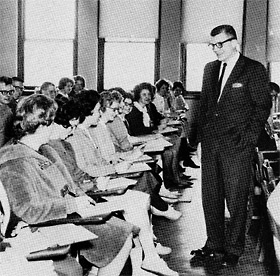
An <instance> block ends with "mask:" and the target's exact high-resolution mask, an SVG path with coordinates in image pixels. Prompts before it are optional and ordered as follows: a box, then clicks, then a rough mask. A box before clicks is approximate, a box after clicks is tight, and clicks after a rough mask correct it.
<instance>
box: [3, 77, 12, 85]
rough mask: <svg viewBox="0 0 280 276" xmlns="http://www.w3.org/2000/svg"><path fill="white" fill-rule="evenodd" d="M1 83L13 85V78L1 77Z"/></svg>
mask: <svg viewBox="0 0 280 276" xmlns="http://www.w3.org/2000/svg"><path fill="white" fill-rule="evenodd" d="M0 82H3V83H5V85H9V84H12V83H13V81H12V78H10V77H7V76H2V77H0Z"/></svg>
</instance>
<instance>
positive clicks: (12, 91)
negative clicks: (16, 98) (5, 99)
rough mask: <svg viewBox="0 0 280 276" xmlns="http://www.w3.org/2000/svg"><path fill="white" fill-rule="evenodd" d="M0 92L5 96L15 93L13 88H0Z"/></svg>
mask: <svg viewBox="0 0 280 276" xmlns="http://www.w3.org/2000/svg"><path fill="white" fill-rule="evenodd" d="M0 93H1V94H2V95H4V96H6V95H9V96H11V95H13V94H14V93H15V90H0Z"/></svg>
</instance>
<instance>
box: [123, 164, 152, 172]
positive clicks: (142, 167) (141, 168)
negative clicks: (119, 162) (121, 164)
mask: <svg viewBox="0 0 280 276" xmlns="http://www.w3.org/2000/svg"><path fill="white" fill-rule="evenodd" d="M150 170H151V167H150V166H149V165H147V164H146V163H144V162H140V163H134V164H132V165H131V166H130V167H129V169H128V170H127V171H126V172H125V173H135V172H145V171H150Z"/></svg>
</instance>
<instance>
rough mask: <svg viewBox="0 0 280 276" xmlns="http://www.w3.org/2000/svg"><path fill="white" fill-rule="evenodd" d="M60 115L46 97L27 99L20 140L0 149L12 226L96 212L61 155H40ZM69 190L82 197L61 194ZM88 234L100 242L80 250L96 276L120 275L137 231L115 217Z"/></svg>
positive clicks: (1, 175) (1, 174)
mask: <svg viewBox="0 0 280 276" xmlns="http://www.w3.org/2000/svg"><path fill="white" fill-rule="evenodd" d="M56 109H57V105H56V103H55V102H54V101H53V100H52V99H50V98H48V97H46V96H44V95H38V94H34V95H31V96H29V97H27V98H26V99H23V100H22V101H21V102H20V103H19V106H18V113H17V119H18V121H17V122H16V130H17V132H16V134H17V140H15V142H14V143H13V144H11V145H7V146H5V147H3V148H2V149H1V153H0V179H1V181H2V183H3V186H4V188H5V190H6V192H7V196H8V200H9V203H10V206H11V212H12V217H13V218H14V220H13V221H12V222H13V224H12V225H11V226H15V225H17V223H18V222H20V221H24V222H26V223H28V224H30V223H38V222H44V221H48V220H52V219H58V218H66V217H67V216H68V215H69V214H73V213H77V214H78V215H80V216H84V215H85V214H88V213H89V212H91V210H93V209H94V208H95V207H94V206H93V205H92V204H91V203H92V202H93V201H92V199H91V198H89V197H88V196H86V195H85V194H83V193H82V191H79V190H80V189H79V188H78V187H77V186H76V185H75V184H74V183H73V181H72V179H71V176H70V175H69V172H68V171H67V169H66V167H65V166H64V164H63V162H62V161H61V159H60V157H59V155H58V154H57V153H56V152H55V151H54V150H53V151H52V152H51V154H50V155H49V158H46V157H45V156H43V155H42V154H41V153H40V147H41V145H43V144H45V143H47V142H48V141H49V137H50V135H51V133H52V127H53V126H52V122H53V119H54V116H55V112H56ZM65 187H67V188H68V189H69V190H70V191H72V192H73V193H75V194H76V193H77V194H78V193H79V194H81V196H77V197H72V196H70V195H69V193H67V194H63V193H62V191H64V190H65ZM85 228H87V229H88V230H90V231H92V232H93V233H95V234H96V235H97V236H98V238H97V239H94V240H91V241H88V242H86V243H81V244H79V245H77V246H78V249H79V251H80V255H81V256H83V257H84V258H85V259H86V260H87V261H88V262H89V263H90V264H91V265H93V266H96V267H99V271H98V275H108V276H109V275H112V274H113V275H119V274H120V272H121V270H122V268H123V266H124V263H125V262H126V260H127V258H128V256H129V253H130V250H131V246H132V231H133V226H132V225H130V224H128V223H127V222H124V221H123V220H120V219H117V218H115V217H112V218H111V219H110V220H109V221H108V222H106V223H105V224H102V225H85ZM10 230H12V229H10ZM64 273H65V274H63V275H68V273H67V272H66V271H64ZM69 274H70V273H69ZM59 275H60V274H59Z"/></svg>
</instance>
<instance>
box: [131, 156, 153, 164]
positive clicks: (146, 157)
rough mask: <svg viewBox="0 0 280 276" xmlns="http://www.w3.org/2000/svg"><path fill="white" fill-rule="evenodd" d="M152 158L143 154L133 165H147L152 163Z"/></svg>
mask: <svg viewBox="0 0 280 276" xmlns="http://www.w3.org/2000/svg"><path fill="white" fill-rule="evenodd" d="M152 161H153V158H152V157H151V156H149V155H147V154H143V155H142V156H140V157H139V158H138V159H137V160H134V161H133V163H139V162H145V163H149V162H152Z"/></svg>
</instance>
